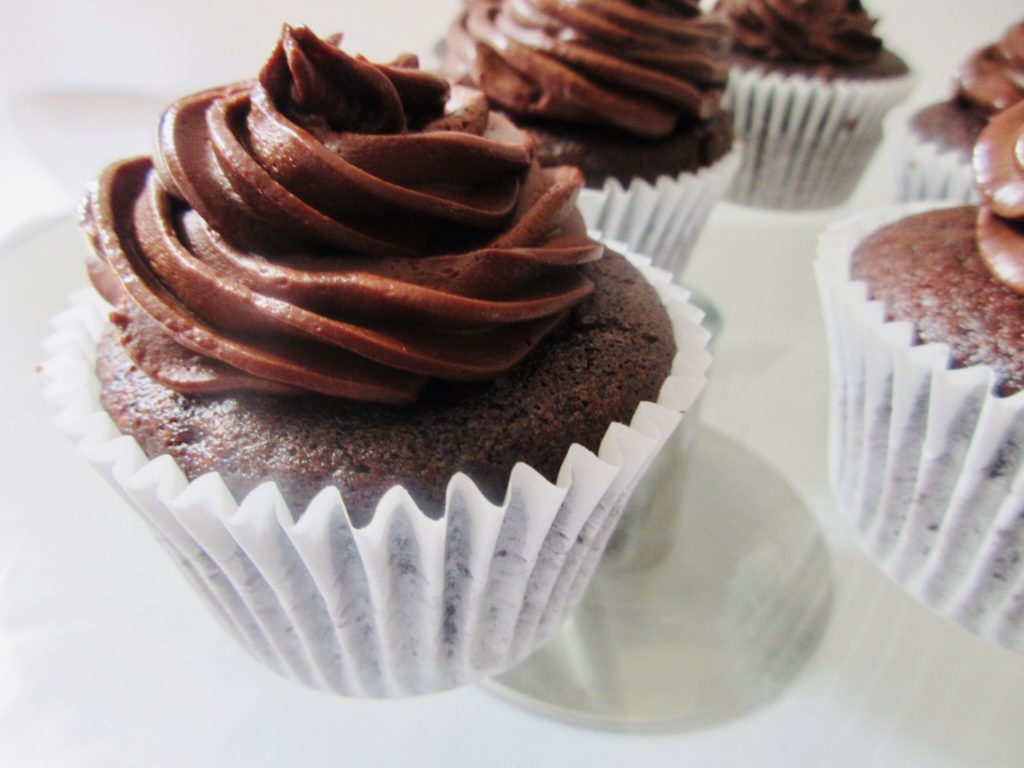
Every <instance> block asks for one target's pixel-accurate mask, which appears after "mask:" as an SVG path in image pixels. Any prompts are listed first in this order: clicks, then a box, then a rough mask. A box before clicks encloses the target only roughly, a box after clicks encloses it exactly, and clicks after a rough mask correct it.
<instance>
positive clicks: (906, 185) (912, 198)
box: [896, 132, 978, 205]
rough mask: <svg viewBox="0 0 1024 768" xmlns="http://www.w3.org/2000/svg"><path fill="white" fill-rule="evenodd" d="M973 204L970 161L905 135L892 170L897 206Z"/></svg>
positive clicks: (974, 198)
mask: <svg viewBox="0 0 1024 768" xmlns="http://www.w3.org/2000/svg"><path fill="white" fill-rule="evenodd" d="M928 200H934V201H937V202H948V203H961V204H963V205H967V204H968V203H971V204H977V202H978V193H977V191H976V190H975V189H974V171H973V170H972V169H971V158H970V157H969V156H967V157H965V156H963V155H961V154H960V153H958V152H952V151H949V150H946V151H943V150H942V148H941V147H939V146H938V145H937V144H935V143H933V142H928V141H922V140H921V139H919V138H917V137H916V136H914V135H913V133H909V132H908V133H907V135H906V136H905V137H904V139H903V141H902V146H901V148H900V154H899V157H898V161H897V166H896V201H897V202H906V203H911V202H924V201H928Z"/></svg>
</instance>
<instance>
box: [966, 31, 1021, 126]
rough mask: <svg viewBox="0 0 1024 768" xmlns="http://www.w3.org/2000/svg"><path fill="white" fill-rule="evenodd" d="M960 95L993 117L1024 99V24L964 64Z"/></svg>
mask: <svg viewBox="0 0 1024 768" xmlns="http://www.w3.org/2000/svg"><path fill="white" fill-rule="evenodd" d="M956 95H957V97H958V98H960V99H962V100H963V101H966V102H967V103H968V104H971V105H972V106H974V107H976V108H978V109H980V110H981V111H982V112H984V113H986V114H989V115H992V114H995V113H996V112H1001V111H1002V110H1004V109H1006V108H1007V107H1010V106H1012V105H1013V104H1016V103H1017V102H1019V101H1021V100H1022V99H1024V21H1019V22H1017V23H1016V24H1014V25H1013V26H1012V27H1010V28H1009V29H1008V30H1006V34H1004V35H1003V38H1002V39H1001V40H999V41H998V42H996V43H993V44H992V45H987V46H985V47H984V48H982V49H980V50H978V51H975V52H974V53H973V54H972V55H971V57H970V58H969V59H967V61H965V62H964V64H963V66H962V67H960V70H959V71H958V72H957V75H956Z"/></svg>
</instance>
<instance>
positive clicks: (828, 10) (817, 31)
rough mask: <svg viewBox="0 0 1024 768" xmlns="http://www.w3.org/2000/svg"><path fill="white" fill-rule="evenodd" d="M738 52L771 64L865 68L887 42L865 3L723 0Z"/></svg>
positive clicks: (848, 0)
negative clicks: (877, 32) (788, 63)
mask: <svg viewBox="0 0 1024 768" xmlns="http://www.w3.org/2000/svg"><path fill="white" fill-rule="evenodd" d="M715 13H718V14H721V15H722V16H724V17H725V18H726V19H728V20H729V23H730V24H731V25H732V29H733V34H734V36H735V40H736V45H737V47H738V48H740V49H742V50H744V51H748V52H750V53H752V54H754V55H756V56H758V57H760V58H764V59H768V60H771V61H793V62H801V63H807V64H819V63H831V64H863V63H866V62H870V61H873V60H874V59H876V58H877V57H878V55H879V53H881V51H882V41H881V39H879V38H878V37H877V36H876V35H875V34H874V28H875V23H876V22H875V20H874V19H872V18H871V17H869V16H868V15H867V13H866V12H865V11H864V8H863V7H862V6H861V4H860V0H718V3H717V4H716V5H715Z"/></svg>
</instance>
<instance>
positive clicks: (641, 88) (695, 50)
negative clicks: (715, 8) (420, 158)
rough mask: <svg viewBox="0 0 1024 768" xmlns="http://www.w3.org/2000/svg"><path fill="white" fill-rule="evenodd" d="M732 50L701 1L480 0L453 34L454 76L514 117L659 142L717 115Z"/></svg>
mask: <svg viewBox="0 0 1024 768" xmlns="http://www.w3.org/2000/svg"><path fill="white" fill-rule="evenodd" d="M728 46H729V30H728V27H727V26H726V25H725V24H724V23H723V22H722V21H721V20H720V19H716V18H712V17H710V16H708V15H706V14H702V13H701V11H700V7H699V3H698V2H697V0H574V1H573V2H569V1H567V0H505V2H498V1H497V0H480V1H478V2H474V3H472V4H471V5H470V6H469V7H468V8H467V9H466V10H465V11H463V13H462V14H461V15H460V16H459V17H458V18H457V19H456V21H455V23H454V24H453V25H452V27H451V30H450V31H449V34H448V39H447V48H448V55H447V59H446V62H445V72H446V74H447V75H449V77H450V78H451V79H452V80H456V81H461V82H467V83H470V84H472V85H474V86H476V87H478V88H480V89H481V90H483V91H484V92H485V93H486V94H487V95H488V97H489V98H490V99H491V100H492V101H493V102H494V103H496V104H498V105H500V106H501V107H502V108H503V109H506V110H508V111H509V112H511V113H512V114H515V115H519V116H522V117H539V118H543V119H551V120H565V121H569V122H580V123H592V124H601V125H611V126H614V127H616V128H619V129H621V130H623V131H626V132H629V133H632V134H635V135H638V136H645V137H650V138H659V137H664V136H667V135H669V134H670V133H672V131H673V130H674V129H675V127H676V124H677V122H678V121H679V119H680V118H681V117H683V118H689V119H698V120H704V119H707V118H709V117H711V116H712V115H714V114H715V113H716V112H717V111H718V109H719V106H720V103H721V99H722V94H723V92H724V89H725V83H726V79H727V77H728Z"/></svg>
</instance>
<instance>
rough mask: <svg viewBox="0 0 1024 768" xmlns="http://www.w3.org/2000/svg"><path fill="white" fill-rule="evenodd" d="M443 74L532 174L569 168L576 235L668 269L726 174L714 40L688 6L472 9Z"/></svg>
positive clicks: (721, 58)
mask: <svg viewBox="0 0 1024 768" xmlns="http://www.w3.org/2000/svg"><path fill="white" fill-rule="evenodd" d="M445 47H446V58H445V63H444V67H443V72H444V73H445V75H446V76H447V77H449V78H450V79H451V80H452V81H453V82H460V83H464V84H468V85H473V86H475V87H477V88H480V89H481V90H482V91H484V92H485V93H486V94H487V96H488V98H489V99H490V101H491V103H492V105H494V106H495V107H496V108H498V109H500V110H502V111H503V112H505V113H506V114H508V115H510V116H511V117H512V118H513V119H514V120H515V121H516V124H517V125H519V126H520V127H521V128H523V129H524V130H526V131H527V133H529V134H530V136H531V137H532V138H533V140H534V141H535V143H536V147H537V156H538V159H539V160H540V162H541V164H542V165H545V166H557V165H563V164H570V165H574V166H577V167H579V168H581V169H582V171H583V173H584V176H585V179H586V189H585V190H584V191H583V193H582V194H581V197H580V208H581V210H582V211H583V213H584V216H585V217H586V220H587V224H588V225H589V226H590V227H592V228H595V229H598V230H600V231H602V232H604V233H605V235H606V236H608V237H611V238H613V239H616V240H621V241H624V242H626V243H627V244H628V245H629V246H630V247H631V248H633V249H635V250H638V251H640V252H643V253H646V254H648V255H650V256H652V257H653V258H654V259H655V263H656V264H658V265H659V266H664V267H666V268H667V269H670V270H673V271H676V272H678V271H679V270H680V269H681V268H682V266H683V264H684V263H685V261H686V258H687V257H688V255H689V252H690V250H691V249H692V246H693V243H694V241H695V240H696V237H697V235H698V234H699V233H700V230H701V229H702V228H703V225H704V222H705V221H706V219H707V215H708V213H709V212H710V209H711V207H712V206H713V205H714V203H715V202H716V201H717V200H718V199H719V198H720V196H721V193H722V191H723V189H724V186H725V184H727V182H728V179H729V177H730V176H731V174H732V173H733V172H734V170H735V166H736V162H737V160H736V156H735V154H734V153H733V152H731V149H732V144H733V140H732V125H731V120H730V118H729V117H728V115H726V114H725V113H724V112H723V111H722V109H721V99H722V94H723V93H724V90H725V85H726V78H727V75H728V59H727V53H728V29H727V27H726V25H725V24H724V23H722V21H720V20H718V19H714V18H711V17H709V16H708V15H707V14H703V13H702V12H701V11H700V8H699V3H698V2H697V1H696V0H675V1H674V2H661V1H659V2H640V0H586V1H585V2H564V1H563V0H507V1H506V2H499V1H498V0H486V1H484V0H481V1H480V2H475V3H471V4H470V6H469V7H468V8H466V9H465V10H464V11H463V12H462V13H461V14H460V15H459V16H458V18H457V19H456V20H455V22H454V23H453V24H452V26H451V29H450V31H449V33H448V37H447V40H446V46H445Z"/></svg>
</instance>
